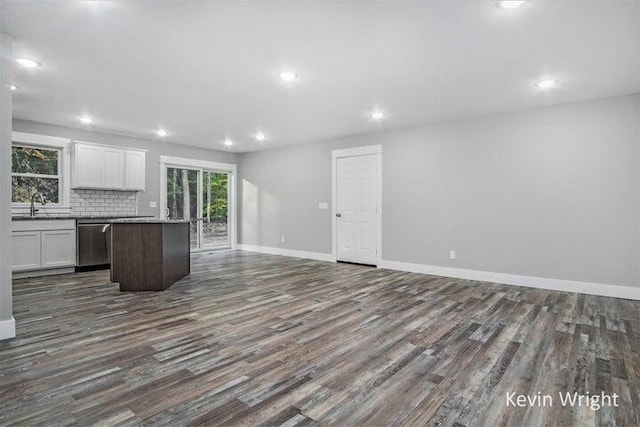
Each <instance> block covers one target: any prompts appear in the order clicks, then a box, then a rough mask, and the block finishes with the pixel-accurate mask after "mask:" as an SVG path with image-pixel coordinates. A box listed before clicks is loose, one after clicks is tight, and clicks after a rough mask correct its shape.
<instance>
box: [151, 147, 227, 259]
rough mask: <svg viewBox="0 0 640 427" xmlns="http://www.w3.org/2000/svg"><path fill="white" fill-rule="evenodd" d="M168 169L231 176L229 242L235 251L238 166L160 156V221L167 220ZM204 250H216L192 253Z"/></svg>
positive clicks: (199, 209)
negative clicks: (166, 173) (222, 173)
mask: <svg viewBox="0 0 640 427" xmlns="http://www.w3.org/2000/svg"><path fill="white" fill-rule="evenodd" d="M167 167H176V168H182V169H192V170H197V171H199V172H200V174H202V172H203V171H205V170H206V171H216V172H224V173H228V174H229V192H230V193H231V194H230V198H229V204H228V205H227V209H228V212H227V217H228V218H229V240H230V242H231V249H232V250H235V249H237V246H238V233H237V230H238V228H237V218H236V217H237V215H236V212H237V194H238V193H237V180H238V179H237V177H238V174H237V166H236V165H235V164H233V163H220V162H210V161H206V160H196V159H187V158H183V157H173V156H160V219H166V218H167V215H166V209H165V208H166V206H167V193H166V188H165V187H166V185H167V177H166V175H165V171H166V168H167ZM200 181H201V179H198V194H199V195H200V196H199V198H198V212H201V211H202V208H201V206H200V205H201V203H202V202H201V200H200V198H201V197H202V183H201V182H200ZM203 250H214V249H198V250H197V251H192V252H200V251H203Z"/></svg>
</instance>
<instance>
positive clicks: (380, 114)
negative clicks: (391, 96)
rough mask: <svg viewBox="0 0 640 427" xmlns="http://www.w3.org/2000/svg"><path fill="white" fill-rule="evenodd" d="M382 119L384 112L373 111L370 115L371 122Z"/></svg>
mask: <svg viewBox="0 0 640 427" xmlns="http://www.w3.org/2000/svg"><path fill="white" fill-rule="evenodd" d="M384 117H385V114H384V111H380V110H375V111H373V112H372V113H371V118H372V119H373V120H382V119H384Z"/></svg>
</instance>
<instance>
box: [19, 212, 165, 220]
mask: <svg viewBox="0 0 640 427" xmlns="http://www.w3.org/2000/svg"><path fill="white" fill-rule="evenodd" d="M116 218H118V219H120V218H122V219H125V218H126V219H136V218H139V219H142V218H149V219H153V218H152V217H150V216H145V215H44V214H43V215H36V216H29V215H14V216H12V217H11V220H12V221H34V220H44V219H75V220H77V219H104V220H110V219H116Z"/></svg>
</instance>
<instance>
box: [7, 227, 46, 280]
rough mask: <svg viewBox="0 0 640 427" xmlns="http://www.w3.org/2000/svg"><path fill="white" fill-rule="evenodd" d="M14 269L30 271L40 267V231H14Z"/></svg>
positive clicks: (12, 237)
mask: <svg viewBox="0 0 640 427" xmlns="http://www.w3.org/2000/svg"><path fill="white" fill-rule="evenodd" d="M11 240H12V245H13V256H12V261H13V262H12V264H13V265H12V269H13V271H28V270H35V269H38V268H40V265H41V261H40V256H41V253H40V231H14V232H13V235H12V236H11Z"/></svg>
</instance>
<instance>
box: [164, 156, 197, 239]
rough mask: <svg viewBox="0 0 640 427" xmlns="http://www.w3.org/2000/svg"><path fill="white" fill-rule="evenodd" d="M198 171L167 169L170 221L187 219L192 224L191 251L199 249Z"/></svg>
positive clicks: (190, 230)
mask: <svg viewBox="0 0 640 427" xmlns="http://www.w3.org/2000/svg"><path fill="white" fill-rule="evenodd" d="M199 175H200V173H199V171H198V170H194V169H183V168H178V167H175V168H174V167H167V168H166V177H167V179H166V182H167V187H166V189H165V190H166V193H167V205H166V206H167V207H166V213H167V218H168V219H186V220H188V221H189V222H190V225H189V236H190V241H191V249H198V248H199V242H198V240H199V239H198V221H197V219H198V176H199Z"/></svg>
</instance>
